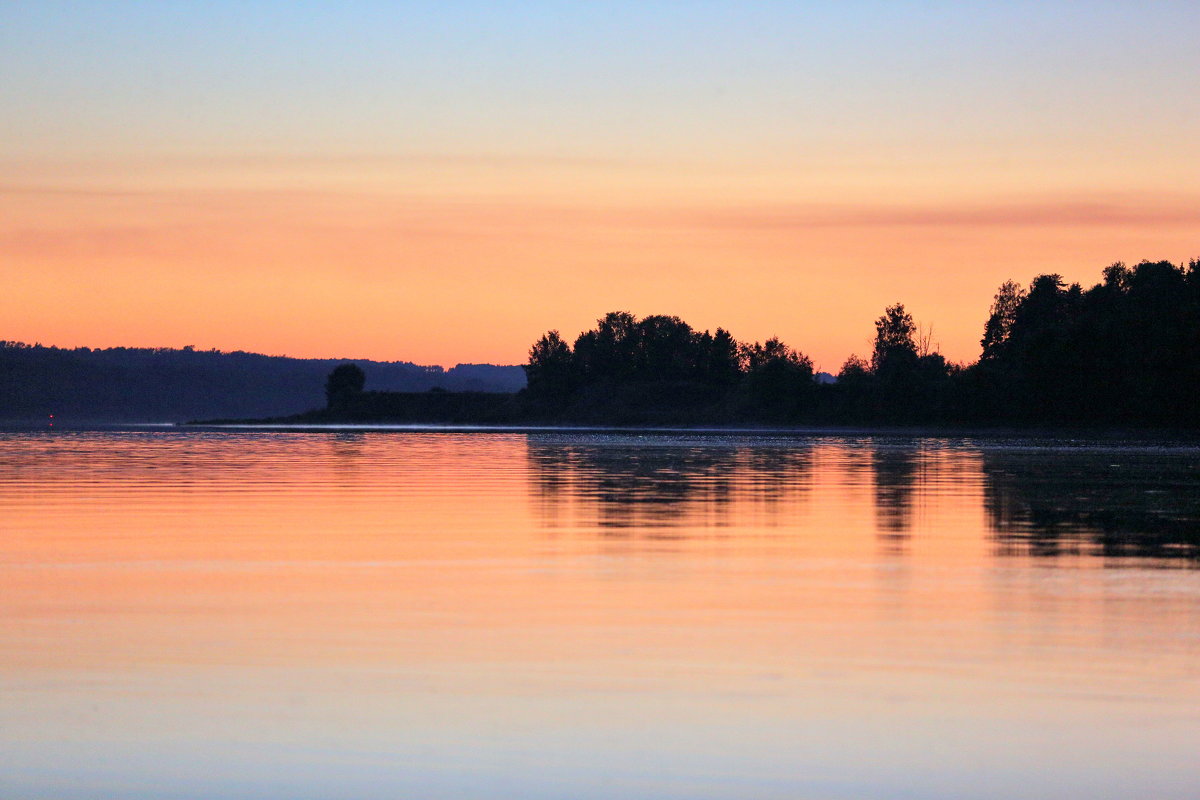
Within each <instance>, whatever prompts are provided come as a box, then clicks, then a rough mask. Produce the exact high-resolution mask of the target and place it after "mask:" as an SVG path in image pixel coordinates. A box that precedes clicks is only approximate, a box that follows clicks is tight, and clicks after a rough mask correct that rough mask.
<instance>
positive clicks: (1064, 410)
mask: <svg viewBox="0 0 1200 800" xmlns="http://www.w3.org/2000/svg"><path fill="white" fill-rule="evenodd" d="M928 340H929V337H928V336H925V337H922V336H921V335H920V334H919V332H918V326H917V325H916V323H915V322H914V320H913V317H912V315H911V314H909V313H908V312H907V311H906V310H905V308H904V306H903V305H902V304H896V305H892V306H889V307H888V308H886V309H885V310H884V312H883V314H882V315H881V316H880V317H879V318H878V320H877V321H876V322H875V339H874V346H873V349H872V352H871V353H870V354H869V355H868V356H867V357H859V356H851V357H850V358H849V359H847V360H846V362H845V364H843V365H842V368H841V370H840V372H839V373H838V375H837V380H836V381H822V380H819V378H818V376H817V375H815V374H814V371H813V363H812V360H811V359H809V358H808V357H807V356H805V355H804V354H803V352H802V351H800V350H799V349H795V348H793V347H792V346H790V345H788V344H786V343H784V342H782V341H780V340H778V339H769V340H767V341H766V342H761V343H760V342H754V343H744V342H739V341H738V340H737V339H735V338H734V337H733V335H732V334H730V333H729V332H728V331H726V330H724V329H722V328H718V329H717V330H716V331H715V332H709V331H697V330H694V329H693V328H692V327H691V326H689V325H688V324H687V323H686V322H684V321H683V320H682V319H680V318H678V317H673V316H649V317H645V318H642V319H638V318H637V317H635V316H633V315H632V314H629V313H626V312H613V313H609V314H607V315H605V316H604V317H603V318H602V319H600V320H598V321H597V324H596V326H595V327H594V328H593V329H591V330H587V331H584V332H583V333H581V334H579V336H577V337H576V338H575V340H574V342H573V343H568V341H567V340H566V339H564V338H563V337H562V335H561V334H560V333H559V332H558V331H555V330H552V331H549V332H548V333H546V334H545V335H544V336H542V337H541V338H540V339H538V340H537V341H536V342H535V343H534V344H533V346H532V347H531V348H530V352H529V360H528V363H527V364H526V365H525V371H526V375H527V378H528V387H527V388H526V390H525V391H524V392H522V397H521V403H520V406H519V409H520V410H519V413H520V414H522V415H523V416H527V417H532V418H543V419H551V420H565V421H572V422H583V423H613V424H637V423H683V424H691V423H738V422H749V423H762V424H812V423H834V424H861V423H882V424H929V423H970V424H1018V425H1030V424H1035V425H1058V424H1084V425H1092V424H1102V425H1134V426H1143V425H1146V426H1183V427H1192V426H1195V425H1196V424H1197V421H1198V420H1200V393H1198V392H1197V387H1200V260H1192V261H1191V262H1190V263H1188V264H1186V265H1180V266H1176V265H1174V264H1171V263H1170V262H1166V261H1159V262H1149V261H1144V262H1142V263H1140V264H1137V265H1136V266H1133V267H1127V266H1125V265H1124V264H1121V263H1117V264H1113V265H1112V266H1110V267H1108V268H1106V269H1105V270H1104V271H1103V280H1102V281H1101V282H1100V283H1097V284H1096V285H1094V286H1092V287H1091V288H1090V289H1084V288H1083V287H1082V286H1080V285H1079V284H1071V285H1067V284H1066V283H1065V282H1064V281H1063V279H1062V277H1061V276H1059V275H1053V274H1052V275H1039V276H1037V277H1036V278H1034V279H1033V281H1032V282H1031V283H1030V285H1029V287H1028V289H1026V288H1024V287H1022V286H1021V285H1019V284H1017V283H1014V282H1012V281H1008V282H1006V283H1004V284H1003V285H1002V286H1001V287H1000V288H999V291H998V292H997V294H996V297H995V301H994V302H993V304H992V307H991V310H990V313H989V315H988V318H987V320H986V321H985V322H984V324H983V326H982V339H981V342H980V343H981V347H982V353H981V356H980V359H979V360H978V361H977V362H976V363H973V364H970V365H960V364H954V363H951V362H949V361H947V360H946V359H945V358H944V357H943V356H942V355H941V354H940V353H938V352H937V351H936V349H935V348H933V347H932V346H931V345H930V343H929V341H928Z"/></svg>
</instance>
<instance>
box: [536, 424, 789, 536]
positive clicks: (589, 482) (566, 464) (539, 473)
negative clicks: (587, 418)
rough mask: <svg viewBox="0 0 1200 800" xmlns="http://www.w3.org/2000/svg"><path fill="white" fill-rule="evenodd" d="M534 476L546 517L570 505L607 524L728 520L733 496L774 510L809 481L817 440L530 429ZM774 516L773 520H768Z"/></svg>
mask: <svg viewBox="0 0 1200 800" xmlns="http://www.w3.org/2000/svg"><path fill="white" fill-rule="evenodd" d="M528 458H529V464H530V479H531V484H532V489H533V495H534V497H535V502H536V504H537V511H538V514H539V516H540V517H541V520H542V522H543V524H546V525H548V526H555V525H558V524H560V523H561V522H562V521H564V519H563V518H564V514H565V509H566V508H567V506H568V505H572V506H574V507H576V509H577V510H578V511H579V512H581V513H582V515H583V521H584V522H586V523H588V524H596V525H598V526H600V527H605V528H633V527H640V526H646V527H675V526H683V525H688V526H696V527H724V526H728V525H731V524H735V523H736V522H737V520H733V519H730V510H731V507H732V505H733V503H734V502H735V501H740V502H748V503H753V504H759V505H760V506H761V507H763V508H765V509H766V510H767V512H768V514H770V513H771V512H772V511H773V510H776V509H778V507H779V506H781V505H782V504H783V503H784V502H785V501H790V500H793V499H795V498H796V497H797V496H798V495H799V494H800V493H801V492H802V491H803V490H804V489H805V488H806V486H807V481H808V471H809V468H810V463H811V447H810V445H808V444H806V443H795V442H791V443H788V444H787V445H759V444H755V445H753V446H750V445H738V444H730V443H726V442H720V441H713V442H705V441H697V440H690V441H680V442H671V441H670V440H665V441H663V442H656V441H651V442H646V441H644V440H638V441H629V442H623V441H621V440H616V441H612V442H594V441H593V442H587V441H573V440H571V439H562V438H555V437H553V436H548V437H539V436H531V437H529V442H528ZM768 522H769V520H768Z"/></svg>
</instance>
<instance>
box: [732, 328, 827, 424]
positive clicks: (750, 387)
mask: <svg viewBox="0 0 1200 800" xmlns="http://www.w3.org/2000/svg"><path fill="white" fill-rule="evenodd" d="M742 360H743V361H744V362H745V364H746V378H745V389H744V398H745V401H744V402H745V406H744V407H745V408H746V410H748V411H749V412H750V413H751V414H753V415H754V416H757V417H763V418H767V419H774V420H779V421H786V420H788V419H792V418H795V417H796V416H797V415H799V414H801V413H803V412H804V411H806V410H807V409H808V408H809V406H810V405H811V403H812V397H813V394H814V393H815V390H816V384H815V383H813V363H812V359H810V358H809V357H808V356H806V355H804V354H803V353H801V352H800V351H798V350H793V349H792V348H790V347H788V346H787V345H786V344H784V343H783V342H782V341H780V340H779V339H778V338H771V339H768V340H767V341H766V342H764V343H762V344H759V343H758V342H755V343H754V344H752V345H745V346H743V348H742Z"/></svg>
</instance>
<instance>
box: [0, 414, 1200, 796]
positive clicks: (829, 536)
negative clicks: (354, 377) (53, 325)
mask: <svg viewBox="0 0 1200 800" xmlns="http://www.w3.org/2000/svg"><path fill="white" fill-rule="evenodd" d="M0 521H2V522H0V525H2V528H3V533H2V539H0V541H2V546H0V797H4V798H9V797H13V798H33V797H53V798H68V799H69V798H112V797H122V798H402V797H411V798H442V797H445V798H463V797H489V798H491V797H497V798H501V797H502V798H564V797H570V798H1012V797H1022V798H1089V800H1091V799H1093V798H1109V797H1111V798H1127V797H1155V798H1185V797H1186V798H1194V797H1196V796H1198V795H1200V762H1198V761H1197V759H1196V757H1195V753H1196V751H1197V747H1198V746H1200V569H1197V567H1198V566H1200V450H1197V449H1195V448H1191V447H1149V446H1137V445H1124V446H1121V445H1112V444H1103V445H1101V444H1098V443H1090V444H1089V443H1086V442H1084V443H1080V442H1074V443H1072V442H1058V443H1052V444H1049V445H1048V444H1046V443H1031V442H1019V441H1001V440H992V441H982V440H979V441H973V440H970V439H936V438H887V437H868V436H864V437H837V436H825V437H798V436H791V437H788V436H733V435H685V434H674V435H668V434H658V435H636V434H619V435H618V434H608V435H603V434H568V433H552V432H535V433H506V434H479V433H432V432H406V433H386V432H318V433H314V432H308V433H289V432H282V433H281V432H262V431H255V432H233V433H230V432H176V431H158V432H107V433H68V432H56V433H53V434H51V433H28V432H25V433H9V434H0Z"/></svg>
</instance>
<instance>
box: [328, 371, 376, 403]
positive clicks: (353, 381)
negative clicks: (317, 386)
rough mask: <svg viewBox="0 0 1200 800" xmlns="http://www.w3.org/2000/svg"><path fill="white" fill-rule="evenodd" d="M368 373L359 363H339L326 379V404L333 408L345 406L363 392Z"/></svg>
mask: <svg viewBox="0 0 1200 800" xmlns="http://www.w3.org/2000/svg"><path fill="white" fill-rule="evenodd" d="M366 382H367V375H366V373H365V372H363V371H362V367H360V366H358V365H357V364H339V365H338V366H336V367H334V369H333V372H331V373H329V377H328V378H327V379H326V380H325V404H326V407H328V408H331V409H339V408H345V407H346V406H347V405H349V404H350V403H351V402H352V401H353V400H354V398H356V397H357V396H358V395H360V394H362V390H363V386H365V385H366Z"/></svg>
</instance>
